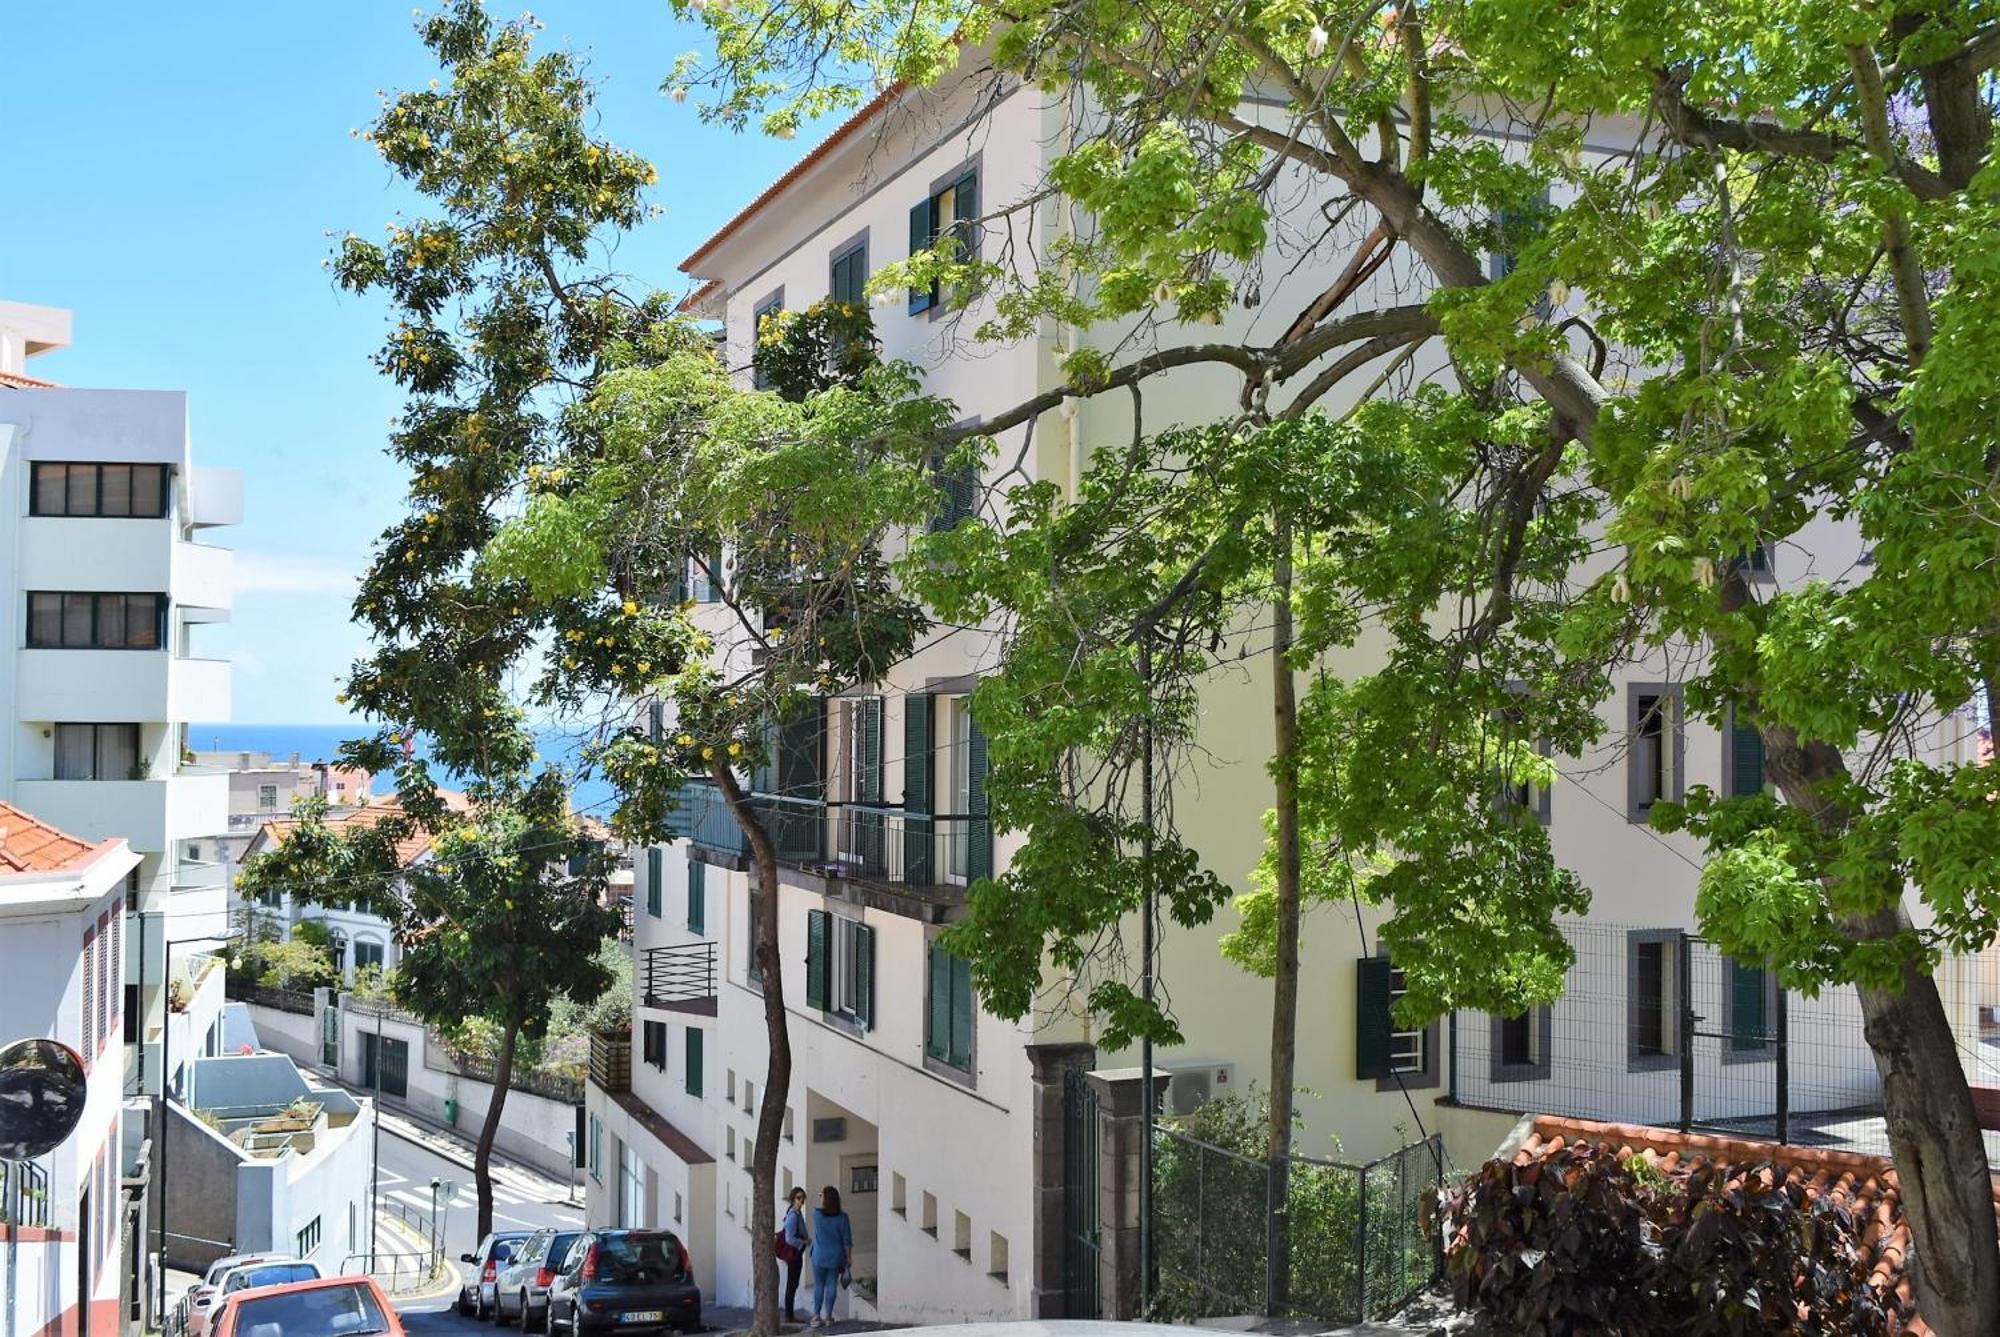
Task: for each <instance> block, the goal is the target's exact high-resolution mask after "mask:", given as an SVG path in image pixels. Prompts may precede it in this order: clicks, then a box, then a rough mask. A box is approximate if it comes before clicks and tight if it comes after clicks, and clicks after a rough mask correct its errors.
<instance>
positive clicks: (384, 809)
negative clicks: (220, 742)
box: [263, 789, 468, 868]
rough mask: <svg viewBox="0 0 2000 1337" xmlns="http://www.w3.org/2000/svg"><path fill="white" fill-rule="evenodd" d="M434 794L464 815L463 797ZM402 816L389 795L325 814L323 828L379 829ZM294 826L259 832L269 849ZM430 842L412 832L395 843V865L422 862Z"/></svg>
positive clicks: (277, 822) (280, 824)
mask: <svg viewBox="0 0 2000 1337" xmlns="http://www.w3.org/2000/svg"><path fill="white" fill-rule="evenodd" d="M438 792H439V794H440V795H441V796H442V797H443V798H444V802H445V806H446V807H447V808H450V809H451V810H452V811H453V812H464V811H465V810H466V808H467V806H468V805H467V803H466V798H465V795H463V794H461V793H459V792H457V791H456V790H451V789H443V790H439V791H438ZM402 813H403V805H402V803H401V802H400V801H398V800H397V798H396V796H395V795H393V794H392V795H390V796H389V797H388V798H383V799H375V800H373V801H372V802H368V803H364V804H362V805H361V806H360V807H358V808H356V809H354V810H353V811H352V812H344V813H329V814H328V815H327V818H326V826H327V829H328V830H329V831H334V832H342V831H346V830H347V829H348V828H349V827H355V826H359V827H373V826H378V825H380V824H381V823H382V822H384V821H386V820H388V819H389V818H391V817H400V816H401V815H402ZM298 824H299V823H298V819H297V818H296V817H278V818H273V819H272V820H271V821H268V822H266V823H264V827H263V829H264V831H265V832H266V833H267V834H268V835H269V836H270V838H271V843H272V844H273V845H282V844H284V842H285V833H286V832H288V831H290V830H291V829H292V828H293V827H295V826H297V825H298ZM432 839H433V837H432V834H431V833H430V832H428V831H421V830H420V831H412V832H411V833H410V834H409V835H407V836H405V837H404V838H403V839H402V840H400V841H398V842H396V863H397V865H398V866H399V867H403V868H408V867H409V866H410V865H411V864H413V863H415V862H416V861H417V860H419V859H421V858H423V857H424V855H425V854H426V853H428V852H429V851H430V847H431V841H432Z"/></svg>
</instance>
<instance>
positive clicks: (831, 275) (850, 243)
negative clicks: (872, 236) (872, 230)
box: [826, 228, 869, 311]
mask: <svg viewBox="0 0 2000 1337" xmlns="http://www.w3.org/2000/svg"><path fill="white" fill-rule="evenodd" d="M857 256H858V257H859V258H860V260H861V288H862V291H861V292H858V293H857V294H856V295H855V296H854V297H853V298H851V299H849V298H843V297H841V296H840V294H839V293H838V292H837V291H836V290H835V286H834V285H835V283H836V282H837V279H838V275H839V271H840V267H841V265H842V264H844V263H846V262H847V261H850V260H853V259H855V258H856V257H857ZM868 274H869V270H868V229H867V228H862V229H861V231H860V232H858V233H856V234H855V235H854V236H851V237H849V238H848V239H847V240H846V241H843V242H841V243H840V244H839V245H838V246H835V247H833V248H832V249H831V250H829V251H828V252H827V253H826V300H827V301H828V302H830V303H839V302H843V301H852V302H853V303H854V304H855V305H857V306H859V307H861V308H862V309H863V310H864V311H865V310H867V308H868V294H867V291H866V289H867V287H868Z"/></svg>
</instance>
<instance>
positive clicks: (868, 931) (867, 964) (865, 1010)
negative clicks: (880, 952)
mask: <svg viewBox="0 0 2000 1337" xmlns="http://www.w3.org/2000/svg"><path fill="white" fill-rule="evenodd" d="M854 1019H855V1020H856V1021H858V1022H860V1023H861V1029H863V1030H872V1029H874V1026H875V930H874V929H872V928H870V927H868V925H866V924H856V925H855V926H854Z"/></svg>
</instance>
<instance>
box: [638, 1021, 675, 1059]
mask: <svg viewBox="0 0 2000 1337" xmlns="http://www.w3.org/2000/svg"><path fill="white" fill-rule="evenodd" d="M668 1039H669V1036H668V1032H667V1023H666V1022H664V1021H655V1020H653V1019H651V1018H649V1017H641V1018H640V1019H639V1061H640V1062H642V1063H645V1064H647V1065H648V1066H650V1067H651V1068H653V1069H654V1070H655V1071H657V1072H665V1071H666V1070H667V1042H668Z"/></svg>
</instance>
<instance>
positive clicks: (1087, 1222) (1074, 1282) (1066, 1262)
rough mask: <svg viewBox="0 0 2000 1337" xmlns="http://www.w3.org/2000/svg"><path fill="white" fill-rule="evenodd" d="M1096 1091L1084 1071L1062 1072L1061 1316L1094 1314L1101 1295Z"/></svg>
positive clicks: (1089, 1315) (1091, 1315) (1073, 1316)
mask: <svg viewBox="0 0 2000 1337" xmlns="http://www.w3.org/2000/svg"><path fill="white" fill-rule="evenodd" d="M1097 1136H1098V1134H1097V1092H1096V1091H1094V1090H1092V1089H1091V1086H1090V1081H1089V1078H1088V1076H1087V1074H1086V1073H1085V1072H1084V1071H1083V1070H1082V1069H1080V1068H1079V1069H1071V1070H1070V1071H1069V1072H1068V1073H1065V1074H1064V1076H1063V1291H1064V1302H1063V1316H1064V1317H1065V1318H1096V1317H1098V1315H1099V1309H1100V1303H1099V1300H1100V1297H1099V1295H1098V1284H1097V1255H1098V1246H1099V1241H1100V1236H1099V1221H1098V1194H1097Z"/></svg>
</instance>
